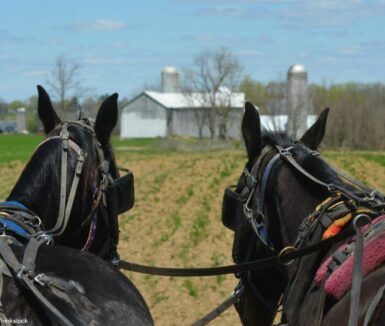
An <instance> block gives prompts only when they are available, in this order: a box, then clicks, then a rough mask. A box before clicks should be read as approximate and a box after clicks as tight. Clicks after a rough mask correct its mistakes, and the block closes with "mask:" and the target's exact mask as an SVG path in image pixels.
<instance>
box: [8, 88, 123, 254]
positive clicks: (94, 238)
mask: <svg viewBox="0 0 385 326" xmlns="http://www.w3.org/2000/svg"><path fill="white" fill-rule="evenodd" d="M38 91H39V99H38V113H39V117H40V120H41V121H42V123H43V126H44V130H45V133H46V134H47V138H46V140H45V141H43V142H42V143H41V144H40V145H39V146H38V148H37V149H36V150H35V152H34V154H33V156H32V157H31V159H30V161H29V162H28V164H27V165H26V166H25V168H24V171H23V172H22V174H21V177H20V179H19V180H18V181H17V183H16V185H15V187H14V188H13V190H12V191H11V193H10V195H9V197H8V199H7V202H10V203H18V204H19V205H22V206H24V207H26V208H28V209H29V210H31V211H32V212H34V213H35V214H36V215H37V216H38V217H39V218H40V220H41V223H42V226H43V228H44V229H45V230H49V229H52V228H54V226H55V224H56V222H57V219H58V215H59V210H60V209H61V207H60V205H62V206H64V205H65V204H66V203H65V202H64V201H63V200H61V199H60V196H61V193H60V190H61V187H62V186H65V187H66V188H65V190H66V191H65V195H66V198H67V200H68V197H69V193H70V188H71V182H72V180H73V179H74V177H75V175H76V173H75V170H76V164H77V161H78V158H79V153H78V151H79V150H80V151H82V153H83V155H84V157H85V159H84V165H83V167H82V171H81V173H80V176H79V181H78V187H77V189H75V191H76V196H75V197H74V200H73V203H72V207H68V208H67V209H66V210H69V212H67V213H70V215H69V219H68V224H67V225H66V226H65V231H64V232H62V233H61V234H59V232H56V233H57V235H56V236H55V243H56V244H60V245H64V246H68V247H72V248H76V249H82V248H84V249H86V250H87V251H90V252H93V253H95V254H97V255H99V256H100V257H102V258H104V259H111V258H113V257H114V256H115V255H116V253H115V252H114V251H115V250H116V246H117V241H118V222H117V214H116V212H114V211H113V210H112V209H108V208H109V207H107V205H106V203H103V200H102V197H101V195H102V191H103V190H104V189H101V188H102V187H101V181H102V180H101V179H102V177H103V176H102V175H101V171H100V167H101V165H102V164H103V162H101V161H100V160H101V158H100V157H99V156H100V155H99V152H101V153H102V156H104V157H103V161H105V162H107V164H108V168H109V169H108V173H109V175H110V176H111V178H112V179H116V178H117V177H118V171H117V168H116V164H115V159H114V155H113V152H112V148H111V146H110V144H109V138H110V134H111V132H112V129H113V128H114V127H115V125H116V121H117V117H118V108H117V94H114V95H112V96H110V97H109V98H107V99H106V100H105V101H104V103H103V104H102V105H101V108H100V110H99V113H98V116H97V118H96V120H95V126H94V127H93V126H92V125H91V123H90V122H89V121H88V120H86V119H83V120H80V121H74V122H69V124H68V127H67V128H68V139H69V142H70V145H71V144H75V145H74V146H69V149H68V150H66V149H63V141H65V140H63V139H62V138H60V133H61V131H62V125H63V123H62V121H61V120H60V118H59V117H58V115H57V114H56V112H55V110H54V108H53V106H52V103H51V101H50V98H49V96H48V94H47V93H46V92H45V90H44V89H43V88H42V87H41V86H38ZM79 122H80V123H79ZM64 150H66V151H67V153H68V158H67V160H68V163H67V167H66V171H63V169H62V168H61V164H62V163H61V161H62V153H63V151H64ZM63 172H64V175H65V176H66V180H62V174H63ZM64 182H65V183H66V185H63V183H64ZM98 196H99V201H98V202H97V203H96V198H97V197H98ZM93 206H95V207H93Z"/></svg>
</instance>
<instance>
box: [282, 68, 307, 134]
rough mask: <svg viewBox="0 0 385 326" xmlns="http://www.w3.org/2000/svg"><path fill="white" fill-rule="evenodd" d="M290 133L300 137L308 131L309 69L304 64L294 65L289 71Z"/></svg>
mask: <svg viewBox="0 0 385 326" xmlns="http://www.w3.org/2000/svg"><path fill="white" fill-rule="evenodd" d="M287 105H288V107H287V114H288V126H287V127H288V128H287V129H288V133H289V135H291V136H293V137H295V138H296V139H299V138H300V137H301V136H302V135H303V134H304V132H305V131H306V119H307V115H308V94H307V71H306V68H305V67H304V66H303V65H299V64H295V65H292V66H291V67H290V68H289V70H288V72H287Z"/></svg>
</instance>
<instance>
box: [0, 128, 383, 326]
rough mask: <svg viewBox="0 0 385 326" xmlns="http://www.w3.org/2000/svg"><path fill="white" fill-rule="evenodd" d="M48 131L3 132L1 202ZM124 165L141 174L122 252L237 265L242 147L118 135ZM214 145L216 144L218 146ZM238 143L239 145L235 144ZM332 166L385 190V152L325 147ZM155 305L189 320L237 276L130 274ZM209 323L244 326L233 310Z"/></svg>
mask: <svg viewBox="0 0 385 326" xmlns="http://www.w3.org/2000/svg"><path fill="white" fill-rule="evenodd" d="M41 140H42V136H36V135H0V149H1V151H0V186H1V187H0V200H3V199H5V198H6V197H7V196H8V194H9V192H10V190H11V189H12V187H13V185H14V184H15V182H16V181H17V179H18V177H19V175H20V173H21V171H22V169H23V167H24V166H25V164H26V161H27V159H28V158H29V157H30V156H31V154H32V152H33V150H34V148H35V147H36V145H37V144H38V143H39V142H40V141H41ZM112 143H113V146H114V147H115V150H116V158H117V161H118V164H119V165H121V166H124V167H127V168H129V169H131V170H132V171H133V173H134V175H135V200H136V201H135V206H134V208H133V209H132V210H130V211H129V212H127V213H125V214H123V215H121V216H120V217H119V223H120V230H121V232H120V242H119V253H120V254H121V256H122V257H123V258H124V259H127V260H130V261H134V262H138V263H144V264H150V265H157V266H175V267H188V266H189V267H209V266H218V265H223V264H231V263H232V259H231V250H232V241H233V233H232V232H231V231H229V230H228V229H226V228H225V227H224V226H223V225H222V223H221V204H222V196H223V191H224V189H225V187H226V185H229V184H234V183H235V182H236V180H237V178H238V177H239V175H240V173H241V171H242V170H243V168H244V164H245V162H246V155H245V152H244V150H243V149H242V147H240V146H239V143H238V144H235V145H236V146H232V147H231V146H230V147H228V148H219V147H215V146H214V148H215V150H213V147H207V145H208V144H209V143H210V142H208V141H205V142H204V143H203V144H202V143H200V142H198V141H197V140H190V139H177V140H172V141H165V140H162V139H136V140H124V141H122V140H119V139H113V141H112ZM211 145H212V144H211ZM233 145H234V144H233ZM322 156H323V157H324V158H325V159H326V160H327V161H328V162H330V163H331V164H332V165H333V166H336V167H337V168H338V169H340V170H342V171H344V172H346V173H347V174H349V175H352V176H354V177H356V178H357V179H358V180H360V181H363V182H364V183H366V184H368V185H369V186H371V187H373V188H376V189H379V190H384V189H385V153H382V152H340V151H324V152H322ZM127 275H128V276H129V278H130V279H131V280H132V281H133V282H134V283H135V285H136V286H137V287H138V289H139V290H140V292H141V293H142V294H143V296H144V298H145V300H146V302H147V303H148V305H149V307H150V310H151V313H152V315H153V317H154V320H155V324H156V325H165V326H166V325H167V326H169V325H178V326H179V325H189V324H191V323H192V322H194V321H195V320H196V319H198V318H199V317H202V316H203V315H204V314H205V313H207V312H208V311H210V310H211V309H212V308H213V307H215V306H217V305H218V304H219V303H220V302H222V301H223V300H224V298H225V297H226V296H228V295H229V294H230V293H231V291H232V290H233V288H234V286H235V285H236V283H237V279H236V278H235V277H234V276H233V275H226V276H218V277H198V278H186V279H182V278H172V277H163V278H162V277H155V276H146V275H141V274H137V273H127ZM210 325H218V326H219V325H240V322H239V319H238V315H237V314H236V312H235V310H234V309H233V308H231V309H229V310H228V311H226V312H225V313H224V314H223V315H222V316H221V317H219V318H218V319H217V320H216V321H214V322H213V323H212V324H210Z"/></svg>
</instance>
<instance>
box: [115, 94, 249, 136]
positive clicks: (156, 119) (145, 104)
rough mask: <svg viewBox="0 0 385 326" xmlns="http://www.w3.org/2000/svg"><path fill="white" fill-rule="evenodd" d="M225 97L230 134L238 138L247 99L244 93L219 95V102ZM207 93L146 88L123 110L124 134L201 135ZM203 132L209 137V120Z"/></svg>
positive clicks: (122, 127) (122, 134) (121, 131)
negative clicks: (155, 90) (149, 89)
mask: <svg viewBox="0 0 385 326" xmlns="http://www.w3.org/2000/svg"><path fill="white" fill-rule="evenodd" d="M223 98H226V101H229V103H230V105H229V106H230V107H231V109H229V110H230V112H229V118H228V119H227V135H228V137H230V138H239V136H240V124H239V123H240V119H241V116H242V112H243V107H244V103H245V95H244V93H232V94H228V93H226V92H223V93H221V94H219V96H218V102H222V101H221V100H222V99H223ZM205 102H206V103H207V100H206V101H205V95H204V94H200V93H193V94H183V93H161V92H154V91H145V92H143V93H141V94H139V95H138V96H136V97H135V98H134V99H132V100H131V101H130V102H129V103H128V104H127V106H126V107H125V108H124V109H123V111H122V117H121V128H120V136H121V138H139V137H143V138H144V137H166V136H190V137H197V136H199V131H200V130H199V129H200V128H199V124H200V123H202V117H203V116H202V114H204V112H203V111H205V110H209V109H208V107H209V105H208V104H207V105H205ZM201 128H202V130H201V133H202V136H203V137H209V136H210V132H209V128H208V125H207V123H205V124H203V123H202V127H201Z"/></svg>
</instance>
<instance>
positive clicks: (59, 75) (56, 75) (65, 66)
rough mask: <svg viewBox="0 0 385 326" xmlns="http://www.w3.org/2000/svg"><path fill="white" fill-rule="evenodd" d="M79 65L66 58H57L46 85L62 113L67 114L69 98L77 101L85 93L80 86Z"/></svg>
mask: <svg viewBox="0 0 385 326" xmlns="http://www.w3.org/2000/svg"><path fill="white" fill-rule="evenodd" d="M80 69H81V66H80V64H78V63H76V62H74V61H72V60H71V59H69V58H68V57H66V56H59V57H57V58H56V59H55V64H54V67H53V69H52V72H51V79H50V80H48V84H49V85H50V86H51V88H52V90H53V91H54V93H55V94H56V96H57V98H58V102H59V106H60V109H61V111H62V112H67V109H68V103H69V97H71V98H72V99H73V98H76V99H78V98H79V97H81V96H83V95H84V93H85V92H86V91H85V89H84V88H82V87H81V85H80V80H79V72H80Z"/></svg>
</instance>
